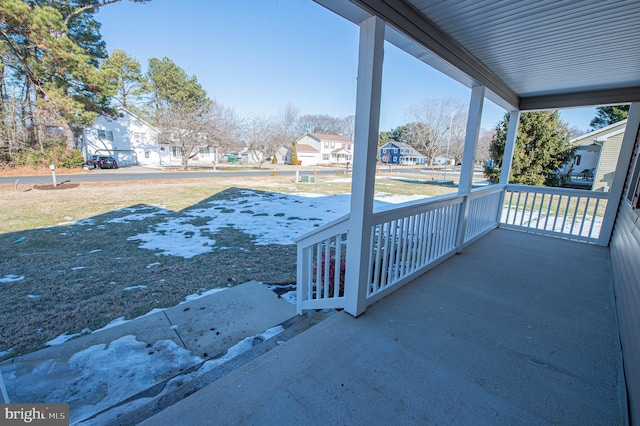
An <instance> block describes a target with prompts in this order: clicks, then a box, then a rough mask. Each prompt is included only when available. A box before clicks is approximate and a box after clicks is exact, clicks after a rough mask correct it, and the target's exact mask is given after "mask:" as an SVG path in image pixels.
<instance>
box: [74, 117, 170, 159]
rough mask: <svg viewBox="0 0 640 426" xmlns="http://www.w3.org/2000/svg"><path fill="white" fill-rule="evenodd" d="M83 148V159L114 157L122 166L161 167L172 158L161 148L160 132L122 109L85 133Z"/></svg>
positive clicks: (104, 118)
mask: <svg viewBox="0 0 640 426" xmlns="http://www.w3.org/2000/svg"><path fill="white" fill-rule="evenodd" d="M79 144H80V147H79V148H80V150H81V152H82V156H83V158H87V157H88V156H89V155H91V154H98V155H111V156H112V157H114V158H115V159H116V160H117V161H118V164H120V165H122V166H125V165H135V164H142V165H149V166H151V165H158V164H161V158H162V156H163V155H165V156H166V155H167V154H168V153H164V152H163V151H161V150H160V148H159V147H158V130H157V129H156V128H155V127H153V126H152V125H151V124H149V123H148V122H146V121H145V120H143V119H142V118H140V117H138V116H137V115H135V114H134V113H132V112H131V111H129V110H127V109H126V108H119V113H118V116H116V117H109V116H104V115H100V116H98V118H97V119H96V121H95V123H94V124H93V125H92V126H91V127H89V128H85V129H83V131H82V135H81V138H80V141H79Z"/></svg>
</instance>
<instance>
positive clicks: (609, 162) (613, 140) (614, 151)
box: [593, 133, 624, 192]
mask: <svg viewBox="0 0 640 426" xmlns="http://www.w3.org/2000/svg"><path fill="white" fill-rule="evenodd" d="M623 136H624V134H623V133H621V134H619V135H616V136H612V137H610V138H609V139H607V141H606V142H605V143H604V146H603V147H602V151H601V154H600V164H599V165H598V170H597V171H596V176H595V178H594V179H593V190H594V191H606V192H608V191H609V189H610V188H611V184H612V183H613V175H614V173H615V170H616V165H617V164H618V156H619V155H620V147H621V146H622V137H623Z"/></svg>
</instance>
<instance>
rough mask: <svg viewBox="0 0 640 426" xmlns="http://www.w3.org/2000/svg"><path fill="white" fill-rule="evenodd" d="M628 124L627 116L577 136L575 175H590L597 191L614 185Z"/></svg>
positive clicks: (606, 190)
mask: <svg viewBox="0 0 640 426" xmlns="http://www.w3.org/2000/svg"><path fill="white" fill-rule="evenodd" d="M626 126H627V120H622V121H619V122H617V123H614V124H611V125H609V126H606V127H603V128H600V129H597V130H595V131H593V132H589V133H587V134H586V135H582V136H580V137H577V138H576V139H574V140H573V143H574V144H575V145H578V148H577V150H576V153H575V155H574V158H573V160H572V163H571V166H572V167H573V175H574V176H582V177H589V178H590V180H591V182H593V183H592V185H591V189H592V190H593V191H604V192H608V191H609V190H610V189H611V185H612V184H613V176H614V174H615V170H616V164H617V163H618V156H619V154H620V148H621V147H622V138H623V136H624V130H625V128H626ZM568 168H569V165H567V166H566V167H565V173H566V172H567V171H568V170H567V169H568Z"/></svg>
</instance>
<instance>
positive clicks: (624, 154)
mask: <svg viewBox="0 0 640 426" xmlns="http://www.w3.org/2000/svg"><path fill="white" fill-rule="evenodd" d="M638 127H640V103H638V102H634V103H632V104H631V107H630V108H629V116H628V118H627V126H626V128H625V131H624V137H623V139H622V146H621V147H620V154H619V155H618V163H617V164H616V169H615V170H616V171H615V174H614V175H613V183H612V184H611V189H610V190H609V201H607V209H606V210H605V213H604V218H603V220H602V227H601V228H600V237H599V238H598V245H599V246H608V245H609V240H610V239H611V233H612V232H613V225H614V223H615V221H616V216H617V215H618V208H619V207H620V201H621V200H622V192H623V191H624V183H625V180H626V179H627V174H628V172H629V165H630V164H629V163H630V162H631V156H632V155H633V147H634V145H635V141H636V132H637V131H638Z"/></svg>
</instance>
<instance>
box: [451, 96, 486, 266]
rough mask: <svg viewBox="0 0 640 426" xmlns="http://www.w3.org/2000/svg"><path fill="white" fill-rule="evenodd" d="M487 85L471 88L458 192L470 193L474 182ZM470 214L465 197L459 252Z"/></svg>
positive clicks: (460, 227)
mask: <svg viewBox="0 0 640 426" xmlns="http://www.w3.org/2000/svg"><path fill="white" fill-rule="evenodd" d="M484 93H485V87H484V86H481V85H477V86H473V88H472V89H471V101H470V102H469V114H468V119H467V128H466V131H465V139H464V152H463V153H462V168H461V170H460V180H459V181H458V194H460V195H469V193H470V192H471V184H472V182H473V167H474V163H475V153H476V144H477V141H478V137H479V135H480V123H481V121H482V107H483V106H484ZM468 214H469V200H468V197H465V199H464V202H463V203H462V206H461V207H460V218H459V219H458V241H457V242H458V245H457V247H458V253H460V252H461V251H462V246H463V245H464V234H465V232H466V229H467V216H468Z"/></svg>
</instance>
